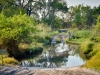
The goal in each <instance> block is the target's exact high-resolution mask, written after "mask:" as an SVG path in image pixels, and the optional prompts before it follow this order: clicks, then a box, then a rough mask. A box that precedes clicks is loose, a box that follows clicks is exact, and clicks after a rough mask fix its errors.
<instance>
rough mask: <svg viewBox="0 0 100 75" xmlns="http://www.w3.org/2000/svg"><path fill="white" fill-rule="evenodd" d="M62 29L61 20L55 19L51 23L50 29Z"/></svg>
mask: <svg viewBox="0 0 100 75" xmlns="http://www.w3.org/2000/svg"><path fill="white" fill-rule="evenodd" d="M60 28H62V20H61V19H60V18H55V19H54V21H53V23H52V29H60Z"/></svg>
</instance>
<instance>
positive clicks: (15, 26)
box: [0, 13, 36, 57]
mask: <svg viewBox="0 0 100 75" xmlns="http://www.w3.org/2000/svg"><path fill="white" fill-rule="evenodd" d="M34 32H36V28H35V22H34V21H33V19H31V18H30V17H28V16H27V15H25V14H24V15H21V14H20V15H14V16H13V17H9V18H7V17H6V16H4V15H3V13H1V14H0V38H1V39H2V42H3V45H5V47H6V49H7V52H8V54H9V56H14V57H17V56H20V55H21V52H20V50H19V48H18V45H19V43H21V42H24V43H31V41H32V40H31V37H32V36H31V34H34Z"/></svg>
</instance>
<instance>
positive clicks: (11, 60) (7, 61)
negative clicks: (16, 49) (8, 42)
mask: <svg viewBox="0 0 100 75" xmlns="http://www.w3.org/2000/svg"><path fill="white" fill-rule="evenodd" d="M3 62H4V65H8V64H9V65H18V64H19V62H18V61H17V60H16V59H14V58H13V57H8V56H7V55H3ZM1 64H2V57H1V55H0V65H1Z"/></svg>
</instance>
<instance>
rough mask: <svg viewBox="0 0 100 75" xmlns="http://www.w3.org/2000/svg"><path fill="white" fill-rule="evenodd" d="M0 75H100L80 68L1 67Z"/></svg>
mask: <svg viewBox="0 0 100 75" xmlns="http://www.w3.org/2000/svg"><path fill="white" fill-rule="evenodd" d="M0 75H100V73H99V72H97V71H94V70H90V69H87V68H81V67H80V66H79V67H71V68H53V69H52V68H50V69H49V68H44V69H41V68H26V67H20V66H13V67H9V66H0Z"/></svg>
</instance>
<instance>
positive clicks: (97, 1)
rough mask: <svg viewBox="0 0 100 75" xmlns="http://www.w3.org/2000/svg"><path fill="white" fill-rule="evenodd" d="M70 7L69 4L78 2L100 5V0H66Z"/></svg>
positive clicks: (92, 5) (72, 4) (73, 4)
mask: <svg viewBox="0 0 100 75" xmlns="http://www.w3.org/2000/svg"><path fill="white" fill-rule="evenodd" d="M66 1H67V4H68V7H69V6H75V5H78V4H84V5H89V6H91V7H94V6H99V5H100V0H66Z"/></svg>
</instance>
